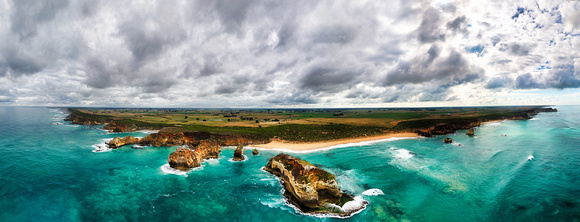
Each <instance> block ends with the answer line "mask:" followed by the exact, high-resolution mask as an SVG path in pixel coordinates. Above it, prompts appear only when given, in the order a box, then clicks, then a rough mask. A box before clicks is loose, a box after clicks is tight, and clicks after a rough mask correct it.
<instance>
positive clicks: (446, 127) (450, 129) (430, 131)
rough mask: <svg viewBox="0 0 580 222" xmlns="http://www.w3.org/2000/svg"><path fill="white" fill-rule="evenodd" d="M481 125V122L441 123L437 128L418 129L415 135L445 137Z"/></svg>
mask: <svg viewBox="0 0 580 222" xmlns="http://www.w3.org/2000/svg"><path fill="white" fill-rule="evenodd" d="M479 125H481V123H480V121H479V120H455V121H449V122H445V123H439V124H437V125H435V126H432V127H428V128H423V129H417V130H415V133H417V134H419V135H421V136H425V137H431V136H433V135H445V134H449V133H455V131H457V130H462V129H469V128H473V127H477V126H479Z"/></svg>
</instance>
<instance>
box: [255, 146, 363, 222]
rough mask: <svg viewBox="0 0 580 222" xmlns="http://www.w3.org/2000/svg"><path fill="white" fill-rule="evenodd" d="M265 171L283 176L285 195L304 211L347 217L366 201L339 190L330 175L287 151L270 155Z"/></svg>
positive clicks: (360, 207) (360, 208) (332, 176)
mask: <svg viewBox="0 0 580 222" xmlns="http://www.w3.org/2000/svg"><path fill="white" fill-rule="evenodd" d="M264 170H266V171H268V172H270V173H272V174H274V175H276V176H278V177H280V178H281V179H282V184H283V186H284V190H285V192H284V196H285V197H286V198H287V199H288V201H289V202H290V203H292V204H293V205H294V206H296V207H298V208H299V209H300V210H301V211H302V212H305V213H311V214H332V215H336V216H340V217H347V216H350V215H352V214H353V213H355V212H358V211H360V210H362V209H364V208H365V207H366V205H367V204H368V202H367V201H364V200H361V199H357V200H355V199H354V198H352V197H351V196H350V195H348V194H346V193H343V192H341V191H340V190H339V189H338V182H336V178H335V177H334V175H333V174H331V173H329V172H326V171H324V170H322V169H320V168H318V167H316V166H314V165H312V164H310V163H308V162H306V161H304V160H301V159H299V158H294V157H292V156H290V155H287V154H283V153H281V154H278V155H277V156H275V157H273V158H271V159H270V161H268V164H267V165H266V166H265V167H264ZM347 202H348V204H347ZM346 205H348V207H344V206H346Z"/></svg>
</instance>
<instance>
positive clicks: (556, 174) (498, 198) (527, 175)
mask: <svg viewBox="0 0 580 222" xmlns="http://www.w3.org/2000/svg"><path fill="white" fill-rule="evenodd" d="M557 108H558V109H559V111H560V112H558V113H541V114H539V115H537V116H536V118H535V119H533V120H524V121H502V122H496V123H491V124H487V125H484V126H482V127H479V128H477V129H476V134H477V137H468V136H466V135H465V131H459V132H458V133H457V134H455V135H449V137H451V138H453V140H454V141H456V142H457V143H455V144H444V143H443V142H442V141H443V138H444V137H435V138H421V139H405V140H396V141H388V142H380V143H374V144H370V145H356V146H352V147H343V148H336V149H330V150H324V151H317V152H311V153H294V154H291V155H293V156H297V157H300V158H303V159H305V160H307V161H309V162H311V163H313V164H316V165H318V166H320V167H321V168H323V169H325V170H327V171H330V172H332V173H334V174H335V175H336V176H337V179H338V182H339V186H340V187H341V188H342V189H344V190H346V191H347V192H349V193H351V194H353V195H357V196H362V198H364V199H365V200H367V201H369V202H370V204H369V205H368V207H367V209H365V210H363V211H362V212H360V213H359V214H356V215H354V216H353V217H351V218H349V219H346V220H348V221H385V220H394V221H404V220H410V221H578V220H579V219H580V134H579V129H578V127H580V107H577V106H559V107H557ZM63 117H64V115H63V114H62V113H59V112H58V111H56V110H51V109H47V108H29V107H0V132H2V135H1V136H0V221H177V220H179V221H181V220H188V221H296V220H303V221H320V220H323V221H334V220H342V219H336V218H316V217H311V216H306V215H301V214H299V213H297V212H296V211H295V210H294V209H293V208H291V207H290V206H288V205H286V204H285V203H284V198H283V197H282V194H281V189H282V186H281V185H280V183H279V182H278V180H276V178H275V177H274V176H272V175H270V174H268V173H266V172H264V171H262V170H261V168H262V167H263V166H264V165H265V164H266V163H267V161H268V159H269V158H271V157H273V156H275V155H276V154H278V153H279V152H277V151H261V152H260V155H259V156H252V155H251V154H250V152H249V150H247V153H246V154H247V156H248V160H247V161H244V162H236V163H234V162H231V161H229V159H230V158H231V157H232V155H233V149H228V148H226V149H223V152H222V155H221V158H220V159H218V160H213V161H209V162H206V163H204V164H203V167H202V168H201V169H197V170H194V171H192V172H189V173H187V174H185V175H174V174H168V173H165V172H164V171H163V170H162V166H163V165H164V164H166V163H167V156H168V155H169V154H170V153H171V152H172V151H174V150H175V147H169V148H154V147H146V148H145V149H131V148H129V147H124V148H120V149H117V150H112V151H110V152H101V153H95V152H92V151H93V150H94V147H93V145H96V144H100V143H103V141H104V139H110V138H113V137H114V136H121V137H122V136H125V135H133V136H145V135H146V134H145V133H139V132H136V133H123V134H106V133H105V132H104V131H102V130H100V129H99V126H75V125H70V124H67V123H66V122H64V121H63V120H62V118H63ZM57 122H59V123H64V124H63V125H56V124H55V123H57ZM502 134H504V135H506V136H502ZM529 156H534V160H533V161H529V160H528V157H529ZM369 189H380V190H381V191H382V192H383V193H384V195H378V196H366V195H362V193H363V192H364V191H366V190H369Z"/></svg>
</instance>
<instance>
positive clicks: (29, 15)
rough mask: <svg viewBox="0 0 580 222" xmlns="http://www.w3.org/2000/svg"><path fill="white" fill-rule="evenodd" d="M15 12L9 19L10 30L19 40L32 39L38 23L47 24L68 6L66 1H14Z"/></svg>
mask: <svg viewBox="0 0 580 222" xmlns="http://www.w3.org/2000/svg"><path fill="white" fill-rule="evenodd" d="M13 4H14V7H15V11H14V12H13V13H12V16H11V19H10V29H11V30H12V32H13V33H14V34H17V35H18V36H20V39H21V40H22V39H27V38H30V37H33V36H35V35H36V33H37V25H38V24H39V23H45V22H48V21H50V20H52V19H54V17H55V16H56V15H57V13H58V12H59V11H60V10H62V9H63V8H65V7H67V6H68V4H69V1H68V0H51V1H35V0H14V1H13Z"/></svg>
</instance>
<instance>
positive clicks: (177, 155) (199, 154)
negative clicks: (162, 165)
mask: <svg viewBox="0 0 580 222" xmlns="http://www.w3.org/2000/svg"><path fill="white" fill-rule="evenodd" d="M220 153H221V146H220V145H219V143H217V142H208V141H202V142H200V143H199V145H197V147H196V148H194V149H189V146H183V147H179V148H177V150H175V152H173V153H171V154H169V157H168V158H167V162H169V166H170V167H171V168H174V169H178V170H182V171H187V170H189V169H191V168H195V167H199V166H201V162H202V161H203V160H204V159H217V158H219V155H220Z"/></svg>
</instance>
